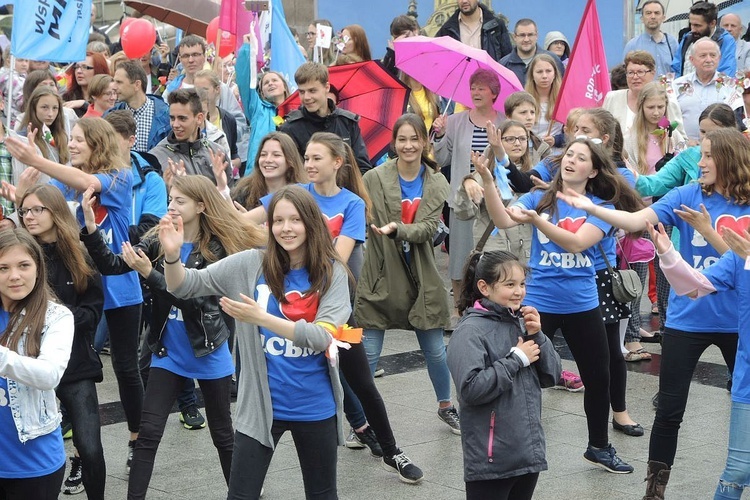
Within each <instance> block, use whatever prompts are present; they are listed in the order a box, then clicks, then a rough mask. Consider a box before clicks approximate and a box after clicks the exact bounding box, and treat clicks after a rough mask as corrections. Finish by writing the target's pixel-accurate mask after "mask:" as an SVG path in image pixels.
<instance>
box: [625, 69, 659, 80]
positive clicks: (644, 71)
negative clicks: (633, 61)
mask: <svg viewBox="0 0 750 500" xmlns="http://www.w3.org/2000/svg"><path fill="white" fill-rule="evenodd" d="M651 71H653V70H650V69H639V70H638V71H628V72H627V73H625V75H626V76H627V77H628V78H633V77H634V76H638V78H643V77H644V76H646V75H647V74H649V73H651Z"/></svg>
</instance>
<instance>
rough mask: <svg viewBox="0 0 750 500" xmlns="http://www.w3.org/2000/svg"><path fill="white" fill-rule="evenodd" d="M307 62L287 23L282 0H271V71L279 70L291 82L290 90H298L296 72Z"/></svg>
mask: <svg viewBox="0 0 750 500" xmlns="http://www.w3.org/2000/svg"><path fill="white" fill-rule="evenodd" d="M304 63H305V56H303V55H302V52H301V51H300V48H299V45H297V42H295V41H294V37H293V36H292V32H291V31H289V26H288V25H287V24H286V16H285V15H284V6H283V5H282V4H281V0H271V71H278V72H279V73H281V74H282V75H284V78H285V79H286V82H287V83H288V84H289V91H290V92H294V91H295V90H297V84H296V83H295V82H294V72H295V71H297V68H299V67H300V66H302V64H304Z"/></svg>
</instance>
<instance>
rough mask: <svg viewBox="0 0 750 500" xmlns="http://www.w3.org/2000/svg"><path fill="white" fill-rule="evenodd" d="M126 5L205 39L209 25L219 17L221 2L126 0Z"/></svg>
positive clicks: (216, 0) (214, 0)
mask: <svg viewBox="0 0 750 500" xmlns="http://www.w3.org/2000/svg"><path fill="white" fill-rule="evenodd" d="M125 5H127V6H128V7H132V8H133V9H135V10H137V11H138V12H140V13H141V14H143V15H145V16H151V17H153V18H154V19H157V20H159V21H163V22H165V23H167V24H171V25H172V26H174V27H175V28H180V29H181V30H183V31H184V32H185V33H186V34H188V33H193V34H195V35H200V36H202V37H205V36H206V28H207V27H208V23H210V22H211V20H212V19H213V18H215V17H216V16H218V15H219V6H220V5H221V0H188V1H186V0H125Z"/></svg>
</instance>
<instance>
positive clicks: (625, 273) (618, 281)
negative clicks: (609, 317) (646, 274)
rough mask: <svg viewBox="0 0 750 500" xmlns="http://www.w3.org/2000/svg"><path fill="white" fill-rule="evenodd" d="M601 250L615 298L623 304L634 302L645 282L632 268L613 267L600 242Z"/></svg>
mask: <svg viewBox="0 0 750 500" xmlns="http://www.w3.org/2000/svg"><path fill="white" fill-rule="evenodd" d="M599 251H600V252H601V253H602V257H604V262H605V263H606V264H607V270H608V271H609V275H610V277H611V278H612V295H614V297H615V300H616V301H617V302H619V303H621V304H629V303H631V302H633V301H634V300H635V299H636V298H637V297H638V296H639V295H640V294H641V293H642V292H643V284H642V283H641V279H640V278H639V277H638V273H637V272H635V271H633V270H632V269H620V270H615V269H612V266H611V265H610V263H609V259H608V258H607V254H606V252H604V247H603V246H602V244H601V243H599Z"/></svg>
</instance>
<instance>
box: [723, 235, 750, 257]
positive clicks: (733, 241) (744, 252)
mask: <svg viewBox="0 0 750 500" xmlns="http://www.w3.org/2000/svg"><path fill="white" fill-rule="evenodd" d="M721 238H722V239H723V240H724V243H726V244H727V245H728V246H729V249H730V250H732V251H733V252H734V253H736V254H737V255H739V256H740V258H742V259H747V257H748V256H750V232H748V230H747V229H746V230H745V231H743V232H742V234H739V233H737V232H736V231H734V230H733V229H732V228H729V227H727V228H724V230H723V231H722V232H721Z"/></svg>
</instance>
